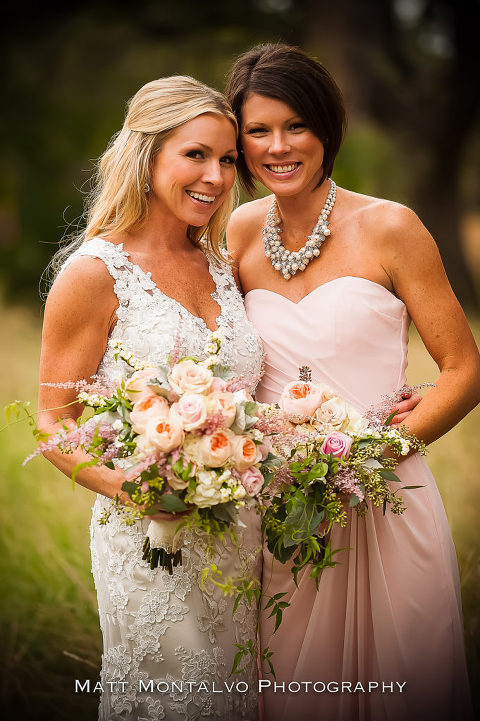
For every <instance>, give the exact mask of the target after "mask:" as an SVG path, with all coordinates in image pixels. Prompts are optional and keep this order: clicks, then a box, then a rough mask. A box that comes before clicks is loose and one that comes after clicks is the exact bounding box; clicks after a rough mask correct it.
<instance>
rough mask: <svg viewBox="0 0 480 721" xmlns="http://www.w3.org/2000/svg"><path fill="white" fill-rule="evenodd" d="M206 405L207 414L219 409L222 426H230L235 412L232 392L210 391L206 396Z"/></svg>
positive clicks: (212, 413)
mask: <svg viewBox="0 0 480 721" xmlns="http://www.w3.org/2000/svg"><path fill="white" fill-rule="evenodd" d="M207 407H208V415H209V416H211V415H214V414H215V413H218V411H220V413H221V414H222V415H223V426H224V427H225V428H230V426H231V425H232V423H233V421H234V420H235V415H236V413H237V407H236V405H235V398H234V395H233V393H226V392H224V391H214V392H213V393H210V394H209V396H208V398H207Z"/></svg>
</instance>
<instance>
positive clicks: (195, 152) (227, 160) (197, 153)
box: [186, 150, 236, 165]
mask: <svg viewBox="0 0 480 721" xmlns="http://www.w3.org/2000/svg"><path fill="white" fill-rule="evenodd" d="M186 155H187V158H192V160H203V158H204V157H205V154H204V153H203V151H201V150H190V151H189V152H188V153H187V154H186ZM194 156H200V157H194ZM220 162H221V163H225V164H226V165H235V162H236V159H235V158H234V157H233V156H232V155H224V156H223V157H222V158H220Z"/></svg>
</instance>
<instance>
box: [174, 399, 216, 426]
mask: <svg viewBox="0 0 480 721" xmlns="http://www.w3.org/2000/svg"><path fill="white" fill-rule="evenodd" d="M170 416H171V417H172V418H176V419H177V420H178V421H179V422H180V423H181V424H182V426H183V428H184V429H185V430H186V431H194V430H195V428H199V427H200V426H201V425H203V423H205V419H206V417H207V404H206V402H205V396H202V395H199V394H198V393H197V394H193V393H185V395H183V396H182V397H181V398H180V400H179V401H178V402H177V403H174V404H173V405H172V408H171V410H170Z"/></svg>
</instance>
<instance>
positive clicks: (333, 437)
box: [320, 431, 352, 458]
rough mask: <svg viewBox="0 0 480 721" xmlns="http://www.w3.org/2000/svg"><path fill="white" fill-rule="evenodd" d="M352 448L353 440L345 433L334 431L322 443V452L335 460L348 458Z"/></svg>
mask: <svg viewBox="0 0 480 721" xmlns="http://www.w3.org/2000/svg"><path fill="white" fill-rule="evenodd" d="M351 447H352V439H351V438H350V436H347V435H345V433H340V432H339V431H333V432H332V433H329V434H328V436H327V437H326V438H325V440H324V441H323V443H322V447H321V448H320V450H321V451H322V453H325V454H327V455H330V454H331V455H332V456H335V458H342V457H343V458H348V456H349V455H350V448H351Z"/></svg>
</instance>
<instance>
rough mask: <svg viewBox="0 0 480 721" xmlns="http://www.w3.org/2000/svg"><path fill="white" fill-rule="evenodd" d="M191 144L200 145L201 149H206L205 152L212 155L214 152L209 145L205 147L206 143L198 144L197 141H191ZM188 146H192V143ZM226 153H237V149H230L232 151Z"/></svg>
mask: <svg viewBox="0 0 480 721" xmlns="http://www.w3.org/2000/svg"><path fill="white" fill-rule="evenodd" d="M190 142H191V143H192V145H200V147H201V148H205V150H209V151H210V152H211V153H212V152H213V148H211V147H210V146H209V145H205V143H200V142H197V141H195V140H192V141H190ZM188 144H190V143H188ZM225 152H226V153H236V152H237V149H236V148H230V150H226V151H225Z"/></svg>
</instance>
